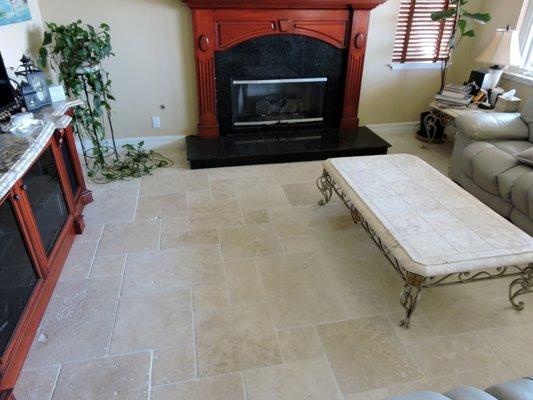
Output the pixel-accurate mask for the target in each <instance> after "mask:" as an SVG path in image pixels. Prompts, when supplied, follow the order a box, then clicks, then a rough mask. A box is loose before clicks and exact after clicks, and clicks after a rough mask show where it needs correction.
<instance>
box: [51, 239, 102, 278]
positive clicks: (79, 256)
mask: <svg viewBox="0 0 533 400" xmlns="http://www.w3.org/2000/svg"><path fill="white" fill-rule="evenodd" d="M97 247H98V242H96V241H95V242H75V243H74V244H73V245H72V247H71V249H70V253H69V255H68V257H67V261H66V262H65V265H64V266H63V271H61V276H60V278H59V279H60V280H62V281H64V280H68V279H84V278H87V276H88V275H89V271H90V270H91V265H92V263H93V259H94V255H95V254H96V248H97Z"/></svg>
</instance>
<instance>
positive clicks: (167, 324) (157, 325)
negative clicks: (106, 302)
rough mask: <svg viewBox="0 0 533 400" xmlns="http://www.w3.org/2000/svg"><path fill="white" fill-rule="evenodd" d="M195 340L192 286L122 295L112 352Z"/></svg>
mask: <svg viewBox="0 0 533 400" xmlns="http://www.w3.org/2000/svg"><path fill="white" fill-rule="evenodd" d="M141 321H142V323H141ZM192 341H193V337H192V310H191V291H190V289H180V290H174V291H170V292H163V293H150V294H142V295H133V296H123V297H121V298H120V303H119V307H118V311H117V317H116V321H115V327H114V329H113V339H112V341H111V354H121V353H129V352H133V351H138V350H145V349H157V348H161V347H173V346H179V345H185V344H191V343H192Z"/></svg>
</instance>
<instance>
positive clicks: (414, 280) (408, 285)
mask: <svg viewBox="0 0 533 400" xmlns="http://www.w3.org/2000/svg"><path fill="white" fill-rule="evenodd" d="M423 281H424V277H422V276H420V275H416V274H413V273H411V272H409V273H408V274H407V278H406V281H405V287H404V289H403V292H402V295H401V297H400V303H401V305H402V306H403V308H405V319H404V320H402V321H401V322H400V326H401V327H403V328H405V329H409V325H410V324H411V317H412V316H413V313H414V312H415V310H416V306H417V305H418V301H419V300H420V294H421V293H422V282H423Z"/></svg>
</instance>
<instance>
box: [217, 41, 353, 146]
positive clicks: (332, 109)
mask: <svg viewBox="0 0 533 400" xmlns="http://www.w3.org/2000/svg"><path fill="white" fill-rule="evenodd" d="M345 63H346V54H345V51H344V50H341V49H337V48H335V47H334V46H331V45H329V44H327V43H325V42H323V41H320V40H316V39H313V38H310V37H306V36H301V35H289V34H287V35H272V36H263V37H259V38H255V39H251V40H248V41H245V42H243V43H241V44H239V45H237V46H234V47H232V48H230V49H228V50H226V51H221V52H216V53H215V76H216V93H217V115H218V122H219V126H220V133H221V136H227V135H231V134H237V133H251V132H258V131H261V132H268V131H279V130H289V131H294V130H298V131H301V130H305V129H307V128H311V129H313V130H316V129H317V128H324V129H327V128H334V129H337V128H338V127H339V123H340V118H341V113H342V102H343V87H344V85H343V81H344V70H345ZM298 78H327V83H326V84H325V95H324V97H325V101H324V104H323V110H321V113H322V114H323V115H322V118H323V120H321V121H316V120H315V121H312V122H301V123H279V124H264V125H260V126H257V125H252V126H247V125H244V126H243V125H240V126H234V120H235V113H234V110H233V103H234V102H233V98H234V97H233V94H234V91H235V90H236V89H235V88H236V86H235V85H234V84H233V82H234V81H249V80H267V79H268V80H272V79H281V80H285V79H298ZM291 85H294V83H292V84H291ZM271 101H272V102H274V101H276V102H283V104H285V103H286V101H287V100H286V99H283V98H282V99H279V98H278V99H276V100H271ZM289 101H292V102H294V103H295V104H292V105H291V104H289V106H293V107H292V108H294V109H296V108H298V107H297V105H296V103H297V100H293V99H289ZM259 106H261V104H260V105H259ZM259 106H258V107H259ZM263 108H264V107H263ZM295 119H296V118H295ZM315 119H318V118H315Z"/></svg>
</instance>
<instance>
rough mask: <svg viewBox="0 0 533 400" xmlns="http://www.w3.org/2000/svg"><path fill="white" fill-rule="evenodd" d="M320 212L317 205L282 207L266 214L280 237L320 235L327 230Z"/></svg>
mask: <svg viewBox="0 0 533 400" xmlns="http://www.w3.org/2000/svg"><path fill="white" fill-rule="evenodd" d="M322 210H323V209H322V208H321V207H320V206H318V205H313V206H300V207H283V208H275V209H270V210H269V211H268V214H269V216H270V220H271V221H272V225H273V226H274V229H275V230H276V232H277V233H278V235H280V236H287V235H305V234H312V233H316V234H320V233H321V232H324V231H328V230H329V225H328V221H327V220H326V218H325V216H324V213H323V211H322Z"/></svg>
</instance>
